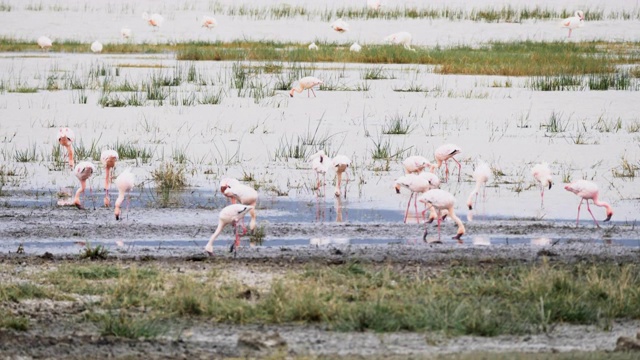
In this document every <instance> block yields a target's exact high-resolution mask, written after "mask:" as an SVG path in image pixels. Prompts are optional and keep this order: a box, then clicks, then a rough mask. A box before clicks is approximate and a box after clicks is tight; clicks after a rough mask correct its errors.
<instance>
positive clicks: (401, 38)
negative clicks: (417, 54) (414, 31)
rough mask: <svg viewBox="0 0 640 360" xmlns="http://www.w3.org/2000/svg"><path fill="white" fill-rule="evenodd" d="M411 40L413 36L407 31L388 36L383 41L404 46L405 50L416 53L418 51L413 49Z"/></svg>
mask: <svg viewBox="0 0 640 360" xmlns="http://www.w3.org/2000/svg"><path fill="white" fill-rule="evenodd" d="M411 39H412V36H411V34H410V33H408V32H406V31H401V32H397V33H395V34H391V35H389V36H386V37H385V38H384V39H383V40H384V41H386V42H389V43H392V44H396V45H401V44H402V46H404V48H405V49H407V50H411V51H416V49H412V48H411Z"/></svg>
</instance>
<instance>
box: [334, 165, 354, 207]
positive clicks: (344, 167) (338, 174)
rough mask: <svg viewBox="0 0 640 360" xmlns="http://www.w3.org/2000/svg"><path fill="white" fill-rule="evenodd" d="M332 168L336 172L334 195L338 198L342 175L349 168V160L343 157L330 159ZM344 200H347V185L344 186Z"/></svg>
mask: <svg viewBox="0 0 640 360" xmlns="http://www.w3.org/2000/svg"><path fill="white" fill-rule="evenodd" d="M331 163H332V164H333V168H334V169H335V170H336V192H335V195H336V196H337V197H338V198H339V197H340V195H341V191H340V189H341V188H342V186H341V184H342V174H343V173H344V172H346V171H347V168H349V166H351V159H349V158H348V157H346V156H345V155H336V156H335V157H334V158H333V159H331ZM348 179H349V175H348V174H347V182H348V181H349V180H348ZM344 198H345V199H346V198H347V185H345V186H344Z"/></svg>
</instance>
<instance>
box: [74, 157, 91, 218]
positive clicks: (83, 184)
mask: <svg viewBox="0 0 640 360" xmlns="http://www.w3.org/2000/svg"><path fill="white" fill-rule="evenodd" d="M95 171H96V169H95V167H94V166H93V164H92V163H90V162H88V161H81V162H79V163H78V165H76V168H75V170H74V173H75V175H76V177H77V178H78V180H80V188H79V189H78V190H77V191H76V196H75V197H74V198H73V204H74V205H75V206H76V207H77V208H78V209H84V207H83V206H82V203H81V202H80V194H84V190H85V189H86V188H87V180H88V179H89V178H90V177H91V175H93V173H94V172H95Z"/></svg>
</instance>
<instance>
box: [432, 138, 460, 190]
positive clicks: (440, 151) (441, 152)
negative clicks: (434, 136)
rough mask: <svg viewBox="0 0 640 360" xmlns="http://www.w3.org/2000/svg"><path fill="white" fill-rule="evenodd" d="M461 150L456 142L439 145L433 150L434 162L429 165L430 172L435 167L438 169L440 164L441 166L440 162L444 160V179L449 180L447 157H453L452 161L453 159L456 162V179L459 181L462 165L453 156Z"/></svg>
mask: <svg viewBox="0 0 640 360" xmlns="http://www.w3.org/2000/svg"><path fill="white" fill-rule="evenodd" d="M461 152H462V149H460V147H459V146H458V145H456V144H444V145H442V146H440V147H439V148H437V149H436V151H435V157H436V164H435V165H434V164H432V165H431V172H434V171H435V169H439V168H440V166H442V163H443V162H444V167H445V180H444V181H445V182H447V181H449V164H448V162H449V159H453V161H455V162H456V164H458V181H460V172H461V171H462V165H461V164H460V162H458V160H456V158H455V157H454V156H456V155H458V154H460V153H461Z"/></svg>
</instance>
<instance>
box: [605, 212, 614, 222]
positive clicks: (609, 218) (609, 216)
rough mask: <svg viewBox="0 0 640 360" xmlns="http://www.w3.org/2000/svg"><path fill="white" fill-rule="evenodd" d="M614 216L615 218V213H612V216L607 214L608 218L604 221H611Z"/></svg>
mask: <svg viewBox="0 0 640 360" xmlns="http://www.w3.org/2000/svg"><path fill="white" fill-rule="evenodd" d="M612 216H613V213H611V214H607V218H606V219H604V221H609V220H611V217H612Z"/></svg>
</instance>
